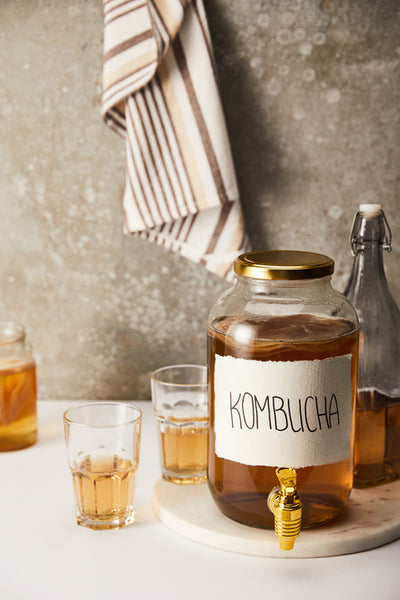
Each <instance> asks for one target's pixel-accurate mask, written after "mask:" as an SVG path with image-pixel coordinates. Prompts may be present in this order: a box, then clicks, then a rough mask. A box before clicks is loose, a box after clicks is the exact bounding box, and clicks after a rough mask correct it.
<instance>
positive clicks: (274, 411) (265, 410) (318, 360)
mask: <svg viewBox="0 0 400 600" xmlns="http://www.w3.org/2000/svg"><path fill="white" fill-rule="evenodd" d="M333 269H334V263H333V261H332V259H330V258H329V257H327V256H323V255H320V254H315V253H309V252H295V251H270V252H249V253H246V254H244V255H242V256H240V257H238V258H237V259H236V260H235V262H234V270H235V274H236V280H235V283H234V285H233V287H231V288H230V289H229V290H227V291H226V292H225V293H224V294H223V295H222V296H221V297H220V299H219V300H218V301H217V303H216V305H215V306H214V308H213V309H212V311H211V313H210V317H209V324H208V365H209V395H210V398H209V401H210V402H209V404H210V436H209V465H208V483H209V487H210V491H211V494H212V496H213V498H214V500H215V502H216V504H217V506H218V507H219V508H220V510H221V511H222V512H223V513H224V514H225V515H226V516H228V517H230V518H231V519H234V520H235V521H239V522H241V523H244V524H247V525H251V526H255V527H261V528H272V527H273V516H272V514H271V513H270V511H269V510H268V508H267V503H266V500H267V497H268V495H269V494H270V492H271V490H272V489H273V488H274V487H275V486H276V485H277V483H278V481H277V477H276V468H277V467H287V468H294V469H295V470H296V471H297V488H298V494H299V497H300V500H301V502H302V505H303V522H302V528H304V527H311V526H314V525H321V524H323V523H326V522H328V521H330V520H331V519H333V518H334V517H336V516H337V515H338V514H339V513H340V511H341V510H342V508H343V507H344V505H345V503H346V501H347V499H348V497H349V494H350V491H351V488H352V482H353V460H352V459H353V422H354V419H353V411H354V406H355V395H356V378H357V353H358V320H357V315H356V312H355V311H354V309H353V307H352V305H351V304H350V302H348V300H347V299H346V298H345V297H344V296H343V295H341V294H339V293H338V292H337V291H335V290H334V289H333V288H332V286H331V275H332V273H333Z"/></svg>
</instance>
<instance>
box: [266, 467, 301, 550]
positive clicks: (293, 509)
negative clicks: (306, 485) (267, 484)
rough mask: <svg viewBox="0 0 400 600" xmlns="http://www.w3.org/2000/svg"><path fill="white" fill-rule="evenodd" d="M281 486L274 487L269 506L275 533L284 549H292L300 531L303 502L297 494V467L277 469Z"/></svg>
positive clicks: (269, 498)
mask: <svg viewBox="0 0 400 600" xmlns="http://www.w3.org/2000/svg"><path fill="white" fill-rule="evenodd" d="M276 475H277V477H278V479H279V483H280V488H279V487H276V488H274V489H273V490H272V491H271V493H270V495H269V496H268V501H267V503H268V508H269V510H270V511H271V512H272V513H273V515H274V524H275V533H276V535H277V536H278V537H279V546H280V547H281V549H282V550H292V548H293V546H294V540H295V539H296V537H297V536H298V535H299V533H300V528H301V513H302V504H301V502H300V498H299V496H298V494H297V473H296V471H295V469H291V468H287V467H279V469H276Z"/></svg>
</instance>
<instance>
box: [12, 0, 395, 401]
mask: <svg viewBox="0 0 400 600" xmlns="http://www.w3.org/2000/svg"><path fill="white" fill-rule="evenodd" d="M205 6H206V10H207V14H208V18H209V25H210V29H211V33H212V37H213V41H214V49H215V54H216V60H217V67H218V72H219V76H220V85H221V94H222V99H223V104H224V108H225V113H226V118H227V124H228V129H229V133H230V137H231V141H232V149H233V154H234V160H235V164H236V168H237V176H238V181H239V187H240V190H241V195H242V204H243V210H244V213H245V218H246V222H247V225H248V230H249V233H250V237H251V240H252V243H253V247H254V248H255V249H265V248H297V249H308V250H314V251H322V252H325V253H327V254H329V255H331V256H332V257H333V258H334V259H335V261H336V274H335V276H334V284H335V286H336V287H337V288H338V289H340V290H343V288H344V285H345V282H346V280H347V277H348V274H349V271H350V267H351V263H352V258H351V254H350V250H349V246H348V236H349V231H350V227H351V223H352V218H353V214H354V212H355V210H356V208H357V206H358V204H359V203H360V202H369V201H372V202H381V203H382V204H383V205H384V208H385V210H386V214H387V217H388V219H389V221H390V224H391V226H392V232H393V238H394V250H393V252H392V253H391V254H390V255H386V257H385V258H386V272H387V276H388V279H389V281H390V283H391V288H392V291H393V293H394V296H395V298H396V300H397V301H398V302H399V301H400V281H399V259H400V210H399V185H398V184H399V181H398V180H399V165H400V149H399V144H398V138H399V132H400V108H399V98H400V93H399V92H400V4H399V2H398V1H397V0H392V1H388V0H386V1H385V0H381V1H372V0H369V1H367V0H352V1H350V0H348V1H345V0H324V1H322V2H321V1H316V0H303V1H300V0H299V1H296V0H270V1H261V0H253V1H252V2H245V1H244V0H241V1H236V2H231V1H230V0H206V2H205ZM0 12H1V15H0V140H1V145H0V315H1V316H2V317H3V318H4V317H8V318H13V319H16V320H20V321H22V322H24V323H25V324H26V327H27V330H28V333H29V337H30V339H31V342H32V344H33V347H34V351H35V355H36V358H37V362H38V367H39V383H40V387H39V393H40V396H41V397H42V398H85V397H89V398H148V397H149V395H150V390H149V373H150V372H151V371H152V370H153V369H155V368H157V367H159V366H162V365H165V364H170V363H178V362H183V361H184V362H204V361H205V357H206V351H205V327H206V321H207V314H208V311H209V309H210V307H211V306H212V304H213V303H214V300H215V299H216V297H217V296H218V295H219V294H220V292H221V291H222V290H223V289H225V287H226V283H225V282H223V281H221V280H219V279H218V278H217V277H214V276H212V275H210V274H208V273H207V272H206V271H205V270H204V269H203V268H202V267H201V266H198V265H195V264H192V263H190V262H188V261H187V260H185V259H183V258H181V257H179V256H177V255H175V254H172V253H170V252H167V251H165V250H164V249H162V248H160V247H158V246H155V245H152V244H150V243H149V242H146V241H143V240H138V239H134V238H132V237H126V236H123V234H122V214H121V200H122V192H123V184H124V143H123V141H122V140H121V139H120V138H118V136H116V135H115V134H114V133H113V132H111V131H109V130H108V129H107V128H106V126H105V125H104V124H103V123H102V121H101V118H100V97H101V71H102V35H103V22H102V3H101V2H100V0H76V1H74V2H69V1H67V0H18V2H15V0H0Z"/></svg>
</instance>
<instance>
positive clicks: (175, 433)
mask: <svg viewBox="0 0 400 600" xmlns="http://www.w3.org/2000/svg"><path fill="white" fill-rule="evenodd" d="M151 393H152V400H153V407H154V412H155V416H156V419H157V423H158V427H159V433H160V438H159V439H160V450H161V465H162V467H161V469H162V476H163V478H164V479H166V480H168V481H172V482H173V483H177V484H193V483H203V482H204V481H206V480H207V456H208V386H207V367H205V366H201V365H171V366H168V367H163V368H161V369H158V370H157V371H155V372H154V373H153V374H152V375H151Z"/></svg>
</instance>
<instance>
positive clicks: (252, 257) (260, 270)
mask: <svg viewBox="0 0 400 600" xmlns="http://www.w3.org/2000/svg"><path fill="white" fill-rule="evenodd" d="M334 266H335V263H334V262H333V260H332V259H331V258H329V256H325V255H324V254H317V253H315V252H302V251H300V250H266V251H261V252H246V253H245V254H241V255H240V256H238V257H237V258H236V259H235V262H234V271H235V273H237V274H238V275H242V276H243V277H252V278H253V279H281V280H295V279H318V278H319V277H325V276H326V275H332V273H333V270H334Z"/></svg>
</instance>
